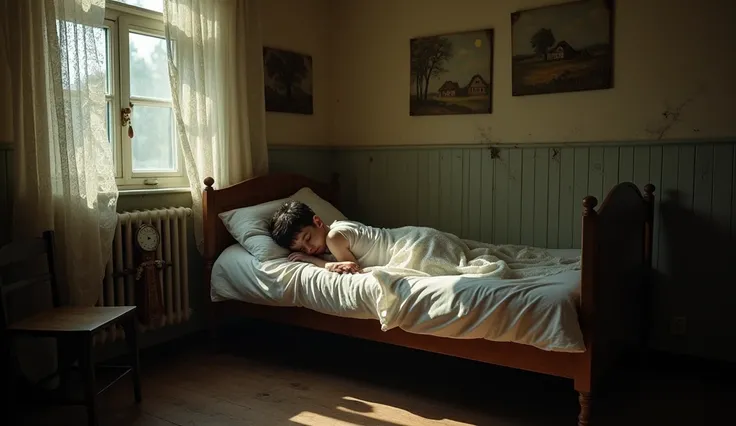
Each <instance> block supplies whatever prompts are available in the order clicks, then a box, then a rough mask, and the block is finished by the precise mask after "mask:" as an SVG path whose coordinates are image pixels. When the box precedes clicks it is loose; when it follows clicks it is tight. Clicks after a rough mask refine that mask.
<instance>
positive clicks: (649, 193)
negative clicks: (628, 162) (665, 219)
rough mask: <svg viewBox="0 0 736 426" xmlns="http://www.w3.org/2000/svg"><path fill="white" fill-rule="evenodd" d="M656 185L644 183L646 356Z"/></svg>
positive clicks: (643, 347) (643, 315)
mask: <svg viewBox="0 0 736 426" xmlns="http://www.w3.org/2000/svg"><path fill="white" fill-rule="evenodd" d="M655 189H656V188H655V187H654V185H652V184H651V183H648V184H646V185H644V194H643V196H644V202H645V203H646V225H645V226H644V268H645V269H646V270H645V271H644V283H643V284H644V286H643V287H644V288H642V290H641V295H642V298H641V300H642V304H641V321H642V324H641V325H642V327H641V330H642V332H641V341H640V342H639V344H640V345H641V347H640V348H639V353H640V355H642V357H643V358H645V354H646V348H647V343H648V341H649V325H650V323H651V321H650V312H651V306H652V297H653V296H652V291H653V288H654V277H655V274H654V269H653V268H652V266H653V265H652V261H653V259H652V252H653V247H654V191H655Z"/></svg>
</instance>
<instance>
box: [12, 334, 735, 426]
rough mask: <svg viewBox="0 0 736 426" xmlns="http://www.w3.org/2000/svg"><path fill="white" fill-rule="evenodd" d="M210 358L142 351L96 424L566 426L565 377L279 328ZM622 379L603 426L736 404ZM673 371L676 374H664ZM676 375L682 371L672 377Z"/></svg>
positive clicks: (70, 415) (671, 420)
mask: <svg viewBox="0 0 736 426" xmlns="http://www.w3.org/2000/svg"><path fill="white" fill-rule="evenodd" d="M225 341H226V342H228V343H229V344H228V345H226V346H224V348H223V349H222V350H220V351H218V352H212V351H211V350H210V348H209V347H208V346H206V345H205V344H204V343H203V342H201V341H199V340H192V341H191V342H190V343H189V344H187V345H180V344H173V345H166V346H164V347H163V348H162V349H159V350H158V351H157V352H156V353H150V354H144V355H143V356H142V362H143V403H141V404H140V405H136V404H135V403H134V402H133V391H132V384H131V383H130V381H127V380H122V381H121V382H119V383H117V384H116V385H115V386H114V387H112V388H111V389H110V390H109V391H108V393H107V394H106V395H105V396H104V397H102V399H101V402H100V404H101V407H100V412H101V413H102V414H101V416H100V418H101V424H102V425H103V426H122V425H126V426H127V425H138V426H144V425H145V426H161V425H181V426H184V425H203V426H211V425H254V426H270V425H274V426H277V425H289V426H298V425H303V426H346V425H360V426H373V425H376V426H377V425H384V426H415V425H416V426H419V425H421V426H424V425H427V426H434V425H444V426H460V425H462V426H465V425H482V426H522V425H551V426H555V425H574V424H575V423H576V416H577V411H578V406H577V396H576V394H575V393H574V391H573V389H572V383H571V382H570V381H569V380H563V379H557V378H551V377H546V376H541V375H537V374H532V373H526V372H518V371H513V370H509V369H505V368H499V367H494V366H487V365H482V364H479V363H475V362H471V361H465V360H456V359H450V358H448V357H443V356H438V355H434V354H428V353H423V352H419V351H413V350H406V349H403V348H396V347H392V346H388V345H378V344H373V343H370V342H362V341H357V340H355V339H349V338H344V337H340V336H329V335H324V334H321V333H315V332H309V331H299V332H294V331H293V330H292V329H290V328H288V327H271V326H262V325H256V326H253V325H252V324H251V325H249V326H247V327H236V328H233V329H231V330H230V332H229V333H228V334H227V335H226V336H225ZM671 370H673V369H672V368H671V366H668V367H662V368H659V369H653V370H651V371H649V372H647V373H645V374H644V376H643V377H641V378H640V379H635V377H637V376H638V375H637V374H636V373H632V374H630V375H622V377H621V379H622V380H620V382H619V386H617V387H616V388H614V390H613V391H612V392H611V393H610V394H608V395H606V397H605V398H602V399H600V400H599V401H597V402H598V404H597V405H596V406H595V408H596V409H598V414H599V415H598V422H597V423H596V424H592V426H598V425H601V426H605V425H652V424H662V425H665V424H666V425H689V426H693V425H705V424H725V423H720V422H719V421H717V420H716V416H718V415H726V416H727V418H728V417H730V413H729V410H730V407H733V406H734V403H736V396H735V394H734V389H733V387H730V385H729V383H731V382H729V381H724V380H719V379H723V377H722V374H719V373H718V372H717V371H716V372H713V371H709V372H703V371H692V370H688V371H680V372H679V373H673V372H672V371H671ZM675 370H677V367H676V366H675ZM680 370H683V369H680ZM23 413H24V414H23V416H21V417H22V420H23V424H25V425H49V426H57V425H84V424H85V419H86V417H85V414H84V413H85V412H84V409H83V408H81V407H79V408H77V407H64V408H42V409H38V410H36V411H32V410H31V409H26V410H24V412H23Z"/></svg>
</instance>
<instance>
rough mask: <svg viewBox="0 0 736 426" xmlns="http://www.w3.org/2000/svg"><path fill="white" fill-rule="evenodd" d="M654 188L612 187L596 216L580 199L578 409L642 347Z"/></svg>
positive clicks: (588, 201)
mask: <svg viewBox="0 0 736 426" xmlns="http://www.w3.org/2000/svg"><path fill="white" fill-rule="evenodd" d="M654 190H655V188H654V185H652V184H647V185H645V186H644V193H643V194H642V193H641V192H640V191H639V189H638V188H637V187H636V185H634V184H632V183H630V182H624V183H620V184H618V185H616V186H615V187H614V188H613V189H612V190H611V191H610V192H609V193H608V195H607V196H606V198H605V200H604V201H603V203H602V204H601V206H600V208H598V210H597V211H596V206H597V204H598V200H597V199H596V198H595V197H592V196H588V197H585V199H584V200H583V224H582V225H583V230H582V274H581V283H580V291H581V294H580V298H581V299H580V300H581V305H580V324H581V327H582V329H583V335H584V338H585V345H586V348H587V350H586V353H585V360H584V362H583V363H581V365H580V366H579V367H580V368H579V370H578V372H577V374H576V377H575V389H576V390H578V391H579V392H580V394H581V397H580V402H581V405H583V404H586V405H587V404H588V402H589V400H590V392H591V391H592V390H593V389H598V388H599V386H600V384H601V382H603V381H605V380H606V379H607V378H608V373H610V372H611V371H612V368H613V366H614V365H617V364H618V363H619V362H620V361H622V360H623V359H624V357H625V356H626V355H635V356H636V355H637V354H638V353H639V351H642V350H644V347H645V345H646V338H647V330H648V322H647V320H646V319H647V316H646V312H647V311H648V303H647V302H648V298H647V295H648V294H649V291H648V290H649V285H650V282H649V279H650V276H651V263H652V241H653V222H654Z"/></svg>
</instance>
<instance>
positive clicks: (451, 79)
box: [409, 30, 493, 116]
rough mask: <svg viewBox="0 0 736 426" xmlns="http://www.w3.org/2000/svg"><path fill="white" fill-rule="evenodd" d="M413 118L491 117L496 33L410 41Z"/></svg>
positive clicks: (486, 32)
mask: <svg viewBox="0 0 736 426" xmlns="http://www.w3.org/2000/svg"><path fill="white" fill-rule="evenodd" d="M410 52H411V77H410V82H411V86H410V91H409V115H412V116H419V115H453V114H489V113H490V112H491V110H492V108H491V99H492V68H493V64H492V58H493V30H481V31H469V32H462V33H455V34H447V35H437V36H430V37H421V38H414V39H412V40H411V41H410Z"/></svg>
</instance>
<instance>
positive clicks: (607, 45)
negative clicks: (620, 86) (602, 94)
mask: <svg viewBox="0 0 736 426" xmlns="http://www.w3.org/2000/svg"><path fill="white" fill-rule="evenodd" d="M612 16H613V2H612V0H577V1H574V2H571V3H563V4H559V5H554V6H545V7H542V8H537V9H531V10H525V11H520V12H514V13H512V14H511V26H512V29H511V31H512V33H511V35H512V55H513V58H512V69H511V72H512V94H513V95H514V96H523V95H538V94H545V93H560V92H578V91H585V90H601V89H609V88H611V87H613V45H612V33H613V29H612V25H613V21H612Z"/></svg>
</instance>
